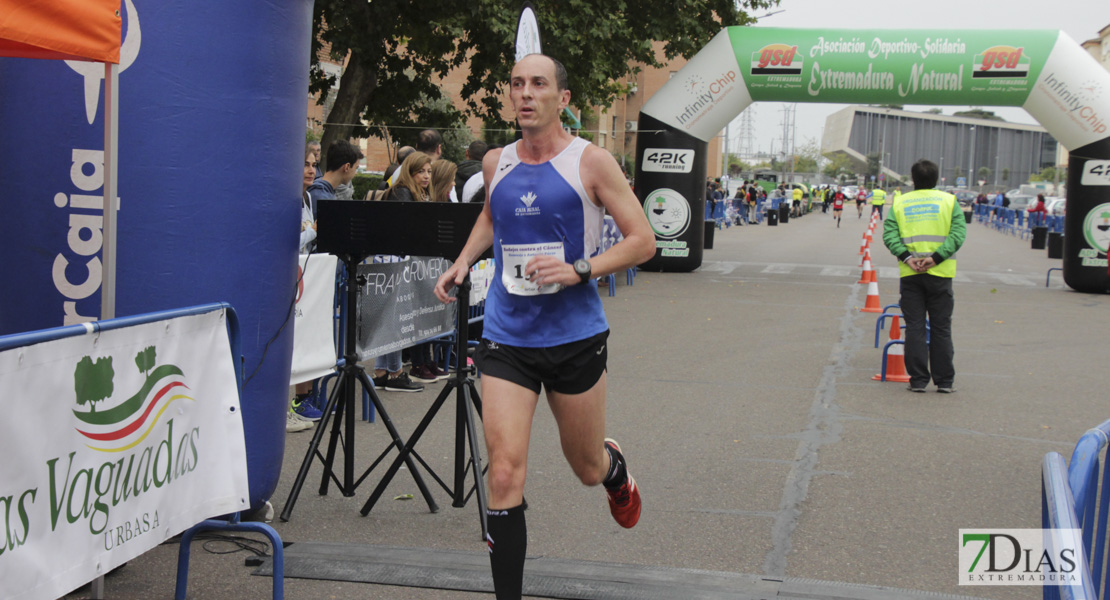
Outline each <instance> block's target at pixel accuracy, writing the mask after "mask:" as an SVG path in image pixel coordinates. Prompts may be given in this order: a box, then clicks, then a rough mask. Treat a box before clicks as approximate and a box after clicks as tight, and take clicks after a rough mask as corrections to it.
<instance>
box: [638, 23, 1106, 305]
mask: <svg viewBox="0 0 1110 600" xmlns="http://www.w3.org/2000/svg"><path fill="white" fill-rule="evenodd" d="M760 100H763V101H779V102H830V103H867V104H876V103H891V104H928V105H976V106H1020V107H1022V108H1024V109H1025V110H1026V111H1028V112H1029V114H1030V115H1032V116H1033V118H1035V119H1036V120H1037V121H1039V122H1040V123H1041V125H1043V126H1044V128H1045V129H1046V130H1048V132H1049V133H1050V134H1052V135H1053V136H1054V137H1055V138H1056V139H1057V140H1058V141H1059V142H1060V143H1061V144H1063V145H1064V147H1065V148H1067V149H1068V150H1069V153H1070V154H1069V160H1068V167H1069V168H1068V199H1067V214H1068V217H1067V220H1066V224H1065V237H1064V265H1063V266H1064V281H1065V282H1066V283H1067V285H1068V286H1070V287H1071V288H1073V289H1075V290H1077V291H1081V292H1107V291H1110V277H1108V269H1107V259H1106V257H1107V252H1108V250H1110V72H1107V71H1106V70H1105V69H1103V68H1102V66H1101V65H1099V64H1098V62H1096V61H1095V60H1094V58H1092V57H1091V56H1090V55H1089V54H1088V53H1087V52H1086V51H1085V50H1084V49H1083V48H1082V47H1081V46H1079V44H1077V43H1076V42H1075V41H1074V40H1072V39H1071V38H1070V37H1068V36H1067V35H1066V34H1064V33H1063V32H1060V31H1052V30H1048V31H1042V30H1022V31H1010V30H996V31H990V30H955V31H954V30H944V31H932V30H862V29H861V30H823V29H780V28H761V27H729V28H727V29H724V30H723V31H721V33H719V34H718V35H717V36H716V37H714V38H713V40H712V41H710V42H709V44H707V45H706V47H705V48H703V49H702V50H701V51H700V52H699V53H698V54H697V55H695V56H694V57H693V58H692V59H691V60H690V62H689V63H687V65H686V66H685V67H683V68H682V70H680V71H679V72H678V73H677V74H676V75H675V76H674V77H672V78H671V81H670V82H669V83H668V84H667V85H665V86H664V87H663V88H662V89H660V90H659V91H658V92H657V93H656V94H655V95H654V96H652V98H651V99H650V100H648V102H647V103H646V104H645V105H644V107H643V110H642V111H641V113H640V117H639V129H640V134H639V140H638V143H637V148H636V164H637V165H638V169H637V182H636V190H637V194H638V195H639V198H640V201H641V203H643V204H644V211H645V213H647V215H648V220H649V221H650V222H651V223H652V228H653V229H654V230H655V234H656V246H657V250H656V255H655V257H654V258H653V259H652V260H650V261H648V263H646V264H645V265H644V266H643V268H645V269H649V270H657V271H692V270H694V269H696V268H698V267H699V266H701V262H702V244H703V236H704V229H703V228H702V227H701V223H700V219H699V218H697V216H696V215H701V214H702V212H703V207H704V203H705V176H706V153H707V152H706V151H707V148H708V143H709V140H710V139H712V138H713V137H714V136H715V135H716V134H717V132H719V131H720V130H721V129H724V127H725V125H726V124H727V123H728V122H729V121H731V120H732V119H733V118H734V117H736V115H738V114H740V113H741V112H742V111H743V110H744V109H745V108H747V106H748V105H749V104H751V103H752V102H755V101H760ZM925 158H929V157H925Z"/></svg>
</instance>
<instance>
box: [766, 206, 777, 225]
mask: <svg viewBox="0 0 1110 600" xmlns="http://www.w3.org/2000/svg"><path fill="white" fill-rule="evenodd" d="M767 224H768V225H770V226H771V227H774V226H776V225H778V224H779V211H777V210H775V209H771V210H769V211H767Z"/></svg>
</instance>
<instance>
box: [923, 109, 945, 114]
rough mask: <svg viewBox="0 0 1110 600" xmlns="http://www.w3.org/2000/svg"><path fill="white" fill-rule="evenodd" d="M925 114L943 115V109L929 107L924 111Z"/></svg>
mask: <svg viewBox="0 0 1110 600" xmlns="http://www.w3.org/2000/svg"><path fill="white" fill-rule="evenodd" d="M925 114H929V115H943V114H944V111H943V110H941V109H939V108H930V109H929V110H927V111H925Z"/></svg>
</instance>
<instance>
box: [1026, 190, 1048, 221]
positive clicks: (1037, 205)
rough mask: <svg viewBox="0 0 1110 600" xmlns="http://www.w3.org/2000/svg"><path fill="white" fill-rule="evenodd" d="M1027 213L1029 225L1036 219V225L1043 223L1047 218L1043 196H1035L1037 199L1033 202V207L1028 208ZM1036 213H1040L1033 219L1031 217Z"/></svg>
mask: <svg viewBox="0 0 1110 600" xmlns="http://www.w3.org/2000/svg"><path fill="white" fill-rule="evenodd" d="M1028 212H1029V222H1030V223H1033V222H1034V219H1036V221H1035V222H1036V224H1037V225H1040V224H1041V223H1044V220H1045V218H1046V217H1048V208H1046V207H1045V205H1044V194H1037V199H1036V200H1034V201H1033V206H1030V207H1029V211H1028ZM1037 213H1040V216H1038V217H1034V216H1033V215H1034V214H1037Z"/></svg>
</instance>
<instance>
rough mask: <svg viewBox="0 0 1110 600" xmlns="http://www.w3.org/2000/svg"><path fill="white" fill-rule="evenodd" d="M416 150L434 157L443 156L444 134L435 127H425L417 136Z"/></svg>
mask: <svg viewBox="0 0 1110 600" xmlns="http://www.w3.org/2000/svg"><path fill="white" fill-rule="evenodd" d="M416 151H417V152H423V153H424V154H427V155H428V156H430V157H432V159H433V160H434V159H437V158H440V157H442V156H443V136H442V135H440V134H439V132H438V131H436V130H435V129H425V130H424V131H421V132H420V134H419V135H417V136H416Z"/></svg>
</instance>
